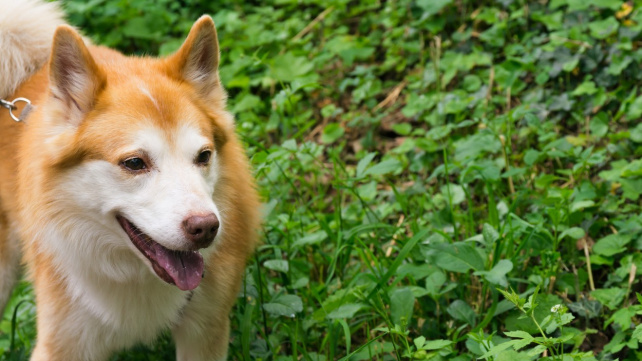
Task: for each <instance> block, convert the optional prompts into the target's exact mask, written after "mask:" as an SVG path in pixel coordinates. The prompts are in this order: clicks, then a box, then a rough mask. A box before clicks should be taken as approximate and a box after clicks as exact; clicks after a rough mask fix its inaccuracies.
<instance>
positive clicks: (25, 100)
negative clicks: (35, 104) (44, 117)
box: [9, 98, 31, 122]
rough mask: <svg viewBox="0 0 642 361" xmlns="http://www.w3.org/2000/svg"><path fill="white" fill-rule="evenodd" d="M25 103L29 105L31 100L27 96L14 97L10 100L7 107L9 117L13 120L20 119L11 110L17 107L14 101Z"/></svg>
mask: <svg viewBox="0 0 642 361" xmlns="http://www.w3.org/2000/svg"><path fill="white" fill-rule="evenodd" d="M20 102H23V103H27V105H31V100H29V99H27V98H16V99H14V100H13V101H12V102H11V108H9V115H10V116H11V119H13V120H15V121H16V122H19V121H20V118H18V117H16V115H15V114H13V111H14V110H15V109H17V108H18V107H17V106H16V103H20Z"/></svg>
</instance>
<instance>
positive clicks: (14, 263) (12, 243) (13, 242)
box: [0, 216, 20, 315]
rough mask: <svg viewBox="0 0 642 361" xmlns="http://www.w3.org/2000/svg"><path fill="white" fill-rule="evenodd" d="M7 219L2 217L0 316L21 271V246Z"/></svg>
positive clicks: (0, 228) (0, 235)
mask: <svg viewBox="0 0 642 361" xmlns="http://www.w3.org/2000/svg"><path fill="white" fill-rule="evenodd" d="M17 238H18V237H16V236H15V233H14V232H13V231H12V230H11V229H10V227H9V222H8V221H7V220H6V217H1V216H0V315H1V314H2V312H4V309H5V307H6V306H7V302H8V301H9V297H11V291H12V290H13V287H14V286H15V284H16V281H17V279H18V274H19V272H18V271H19V269H20V245H19V244H18V239H17Z"/></svg>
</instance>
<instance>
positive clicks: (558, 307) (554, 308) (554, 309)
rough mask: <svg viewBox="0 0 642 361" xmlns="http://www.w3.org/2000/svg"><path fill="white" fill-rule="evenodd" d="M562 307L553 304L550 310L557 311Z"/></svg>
mask: <svg viewBox="0 0 642 361" xmlns="http://www.w3.org/2000/svg"><path fill="white" fill-rule="evenodd" d="M561 308H562V305H555V306H553V307H552V308H551V312H553V313H557V312H558V311H559V310H560V309H561Z"/></svg>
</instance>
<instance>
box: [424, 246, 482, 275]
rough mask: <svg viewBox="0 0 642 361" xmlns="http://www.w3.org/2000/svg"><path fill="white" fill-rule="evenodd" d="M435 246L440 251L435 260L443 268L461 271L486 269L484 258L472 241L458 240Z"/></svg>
mask: <svg viewBox="0 0 642 361" xmlns="http://www.w3.org/2000/svg"><path fill="white" fill-rule="evenodd" d="M435 247H436V248H437V250H438V251H439V256H438V257H436V259H435V262H436V264H437V266H438V267H440V268H442V269H445V270H447V271H452V272H459V273H464V272H468V271H469V270H471V269H472V270H475V271H483V270H484V259H483V258H482V257H481V255H480V254H479V252H478V251H477V249H476V247H475V246H474V245H473V244H471V243H464V242H458V243H454V244H440V245H435Z"/></svg>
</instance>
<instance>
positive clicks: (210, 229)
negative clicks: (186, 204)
mask: <svg viewBox="0 0 642 361" xmlns="http://www.w3.org/2000/svg"><path fill="white" fill-rule="evenodd" d="M218 227H219V221H218V218H217V217H216V215H215V214H214V213H210V214H207V215H198V216H189V217H187V218H185V220H184V221H183V231H184V233H185V237H187V239H188V240H190V242H192V243H194V245H196V246H197V247H198V248H205V247H207V246H209V245H210V244H212V241H213V240H214V236H216V232H218Z"/></svg>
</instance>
